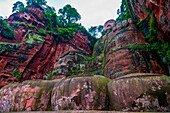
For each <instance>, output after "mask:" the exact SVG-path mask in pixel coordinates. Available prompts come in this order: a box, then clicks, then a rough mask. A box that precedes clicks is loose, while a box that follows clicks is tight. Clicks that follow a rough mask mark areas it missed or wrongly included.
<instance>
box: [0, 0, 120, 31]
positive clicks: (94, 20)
mask: <svg viewBox="0 0 170 113" xmlns="http://www.w3.org/2000/svg"><path fill="white" fill-rule="evenodd" d="M17 1H21V2H23V3H24V4H26V1H25V0H0V16H3V17H5V16H10V15H11V14H12V7H13V4H14V3H15V2H17ZM46 1H47V4H48V5H49V6H53V7H55V9H56V11H57V13H58V9H60V8H63V7H64V6H65V5H66V4H70V5H71V6H72V7H74V8H76V9H77V11H78V13H79V14H80V15H81V21H80V23H82V25H83V26H85V27H86V28H89V27H90V26H98V25H104V23H105V22H106V21H107V20H109V19H116V17H117V16H118V15H117V9H119V7H120V2H121V0H46Z"/></svg>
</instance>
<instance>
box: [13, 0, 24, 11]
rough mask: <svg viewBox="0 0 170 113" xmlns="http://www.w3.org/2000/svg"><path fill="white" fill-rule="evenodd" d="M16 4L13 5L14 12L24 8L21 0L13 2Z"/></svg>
mask: <svg viewBox="0 0 170 113" xmlns="http://www.w3.org/2000/svg"><path fill="white" fill-rule="evenodd" d="M13 5H14V6H13V7H12V12H14V11H19V10H21V9H23V8H24V4H23V3H22V2H20V1H17V2H16V3H14V4H13Z"/></svg>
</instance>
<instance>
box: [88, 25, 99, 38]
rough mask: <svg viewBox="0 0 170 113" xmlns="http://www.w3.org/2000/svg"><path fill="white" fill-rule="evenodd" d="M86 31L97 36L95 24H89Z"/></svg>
mask: <svg viewBox="0 0 170 113" xmlns="http://www.w3.org/2000/svg"><path fill="white" fill-rule="evenodd" d="M88 31H89V32H90V34H91V35H92V36H93V37H96V36H97V26H91V27H90V28H89V29H88Z"/></svg>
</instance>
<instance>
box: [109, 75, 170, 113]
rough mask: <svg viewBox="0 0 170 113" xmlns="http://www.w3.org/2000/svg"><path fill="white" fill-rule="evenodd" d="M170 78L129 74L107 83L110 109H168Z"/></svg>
mask: <svg viewBox="0 0 170 113" xmlns="http://www.w3.org/2000/svg"><path fill="white" fill-rule="evenodd" d="M169 83H170V79H169V78H168V77H166V76H160V75H156V74H138V73H136V74H130V75H128V76H125V77H121V78H118V79H115V80H112V81H111V82H109V84H108V89H109V95H110V102H111V109H112V110H118V111H169V110H170V106H169V105H170V91H169V88H170V85H169Z"/></svg>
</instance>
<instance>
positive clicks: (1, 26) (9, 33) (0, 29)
mask: <svg viewBox="0 0 170 113" xmlns="http://www.w3.org/2000/svg"><path fill="white" fill-rule="evenodd" d="M0 35H1V36H4V37H5V38H7V39H14V31H13V29H12V28H11V27H9V26H8V25H7V23H6V22H5V21H4V20H2V19H0Z"/></svg>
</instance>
